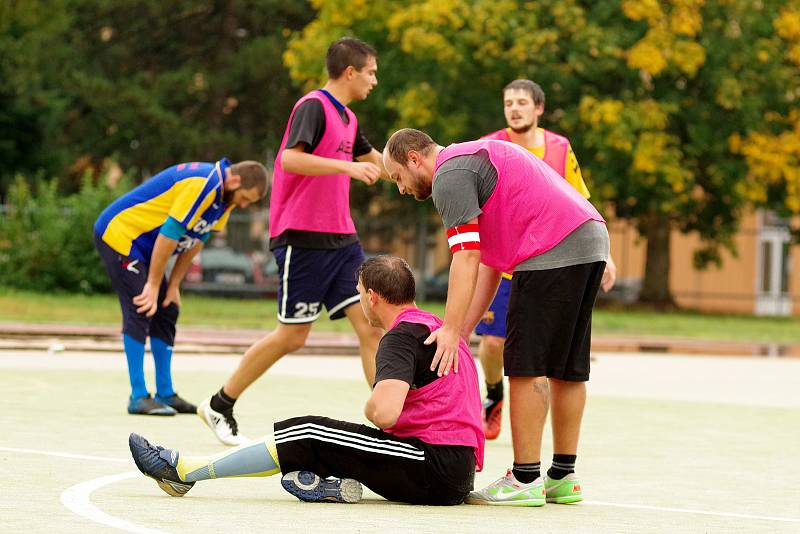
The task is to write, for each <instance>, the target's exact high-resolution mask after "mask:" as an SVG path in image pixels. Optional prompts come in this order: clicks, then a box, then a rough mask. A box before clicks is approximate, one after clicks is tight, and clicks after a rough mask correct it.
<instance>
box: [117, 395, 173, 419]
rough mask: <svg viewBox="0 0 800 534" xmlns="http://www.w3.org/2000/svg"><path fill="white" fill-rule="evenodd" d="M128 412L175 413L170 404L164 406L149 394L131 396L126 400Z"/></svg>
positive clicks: (139, 413)
mask: <svg viewBox="0 0 800 534" xmlns="http://www.w3.org/2000/svg"><path fill="white" fill-rule="evenodd" d="M128 413H130V414H136V415H175V414H176V413H178V412H176V411H175V409H174V408H172V407H171V406H166V405H164V404H161V403H160V402H158V401H155V400H153V397H151V396H150V395H148V396H146V397H138V398H135V399H134V398H133V397H131V398H130V400H129V401H128Z"/></svg>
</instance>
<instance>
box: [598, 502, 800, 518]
mask: <svg viewBox="0 0 800 534" xmlns="http://www.w3.org/2000/svg"><path fill="white" fill-rule="evenodd" d="M582 504H584V505H591V506H613V507H615V508H633V509H636V510H655V511H658V512H672V513H676V514H698V515H713V516H715V517H736V518H738V519H760V520H763V521H782V522H784V523H800V518H798V517H781V516H774V515H752V514H739V513H736V512H710V511H708V510H692V509H690V508H670V507H667V506H650V505H648V504H620V503H616V502H603V501H583V503H582Z"/></svg>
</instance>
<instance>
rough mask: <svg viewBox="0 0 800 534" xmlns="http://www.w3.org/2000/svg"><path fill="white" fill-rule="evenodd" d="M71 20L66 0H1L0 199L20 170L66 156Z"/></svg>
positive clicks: (52, 168)
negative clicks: (64, 86)
mask: <svg viewBox="0 0 800 534" xmlns="http://www.w3.org/2000/svg"><path fill="white" fill-rule="evenodd" d="M68 25H69V16H68V15H67V13H66V9H65V2H64V1H63V0H53V1H47V2H45V1H40V0H27V1H24V2H23V1H15V0H7V1H4V2H0V58H2V60H0V203H1V202H2V200H3V197H4V195H5V192H6V190H7V189H8V186H9V184H10V183H11V181H12V180H13V178H14V176H15V175H16V174H17V173H24V174H32V173H36V172H39V171H42V172H44V173H46V174H49V173H56V172H58V171H59V170H60V169H61V167H62V166H63V165H64V163H65V161H66V160H67V156H66V154H65V153H64V152H63V150H62V149H61V148H59V146H58V145H59V134H58V131H59V128H60V120H61V116H62V114H63V111H64V109H65V107H66V104H67V101H68V99H67V97H66V96H65V95H64V94H63V92H62V91H61V83H60V82H61V74H62V71H61V67H64V66H68V65H69V61H70V59H69V58H70V57H71V52H70V51H69V50H67V49H65V48H64V47H63V46H62V42H61V36H62V35H63V33H64V31H65V29H66V28H67V27H68Z"/></svg>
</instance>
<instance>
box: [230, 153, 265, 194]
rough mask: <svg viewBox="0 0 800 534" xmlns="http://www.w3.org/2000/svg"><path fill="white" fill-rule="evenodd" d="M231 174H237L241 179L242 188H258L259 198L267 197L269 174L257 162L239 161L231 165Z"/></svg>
mask: <svg viewBox="0 0 800 534" xmlns="http://www.w3.org/2000/svg"><path fill="white" fill-rule="evenodd" d="M231 174H238V175H239V176H241V178H242V188H243V189H252V188H254V187H256V188H258V194H259V195H260V196H261V198H264V197H265V196H266V195H267V189H269V173H267V168H266V167H264V166H263V165H262V164H261V163H259V162H257V161H252V160H247V161H240V162H238V163H234V164H233V165H231Z"/></svg>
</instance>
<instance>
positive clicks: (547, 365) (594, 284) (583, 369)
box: [503, 261, 606, 382]
mask: <svg viewBox="0 0 800 534" xmlns="http://www.w3.org/2000/svg"><path fill="white" fill-rule="evenodd" d="M605 266H606V264H605V262H602V261H598V262H594V263H584V264H581V265H570V266H568V267H559V268H557V269H546V270H543V271H518V272H515V273H514V278H513V280H512V284H511V296H510V298H509V302H508V316H507V318H506V328H507V330H508V337H507V338H506V343H505V351H504V354H503V361H504V368H505V374H506V376H547V377H549V378H557V379H559V380H569V381H573V382H585V381H587V380H589V349H590V345H591V342H592V308H593V307H594V301H595V299H596V297H597V290H598V289H599V288H600V282H601V280H602V279H603V270H604V269H605Z"/></svg>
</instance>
